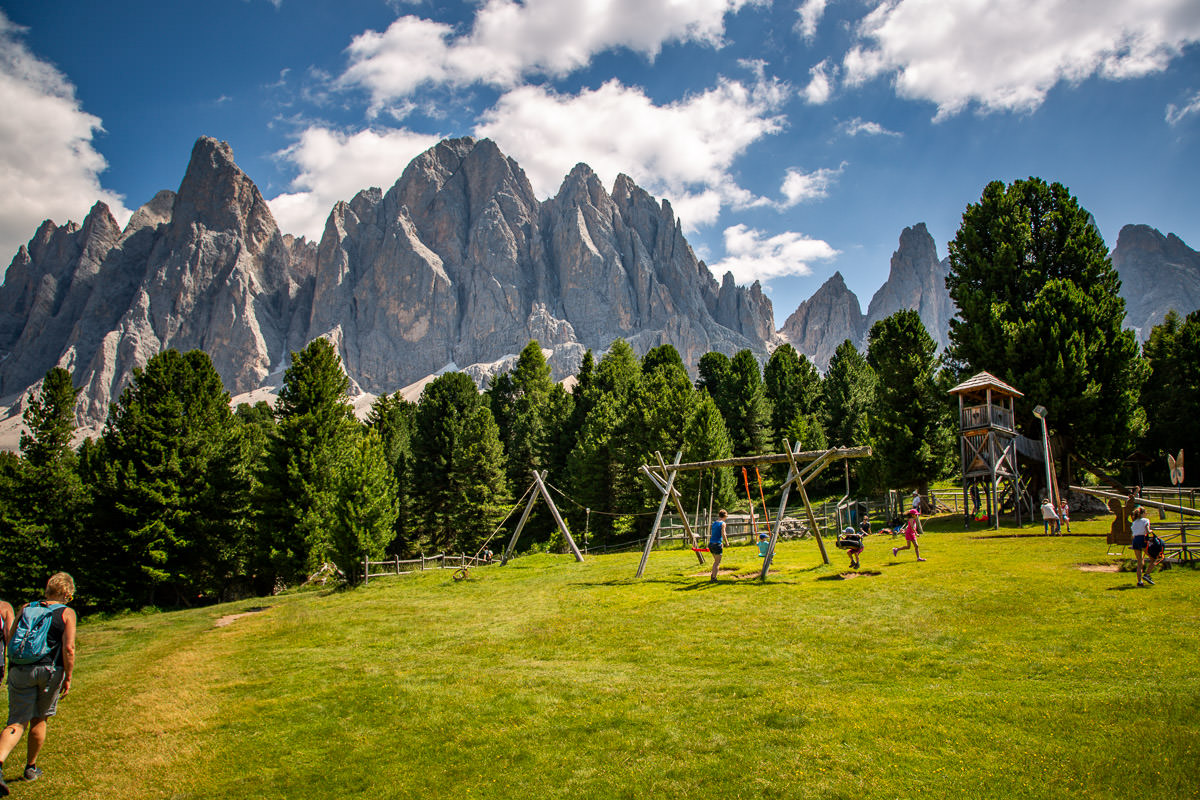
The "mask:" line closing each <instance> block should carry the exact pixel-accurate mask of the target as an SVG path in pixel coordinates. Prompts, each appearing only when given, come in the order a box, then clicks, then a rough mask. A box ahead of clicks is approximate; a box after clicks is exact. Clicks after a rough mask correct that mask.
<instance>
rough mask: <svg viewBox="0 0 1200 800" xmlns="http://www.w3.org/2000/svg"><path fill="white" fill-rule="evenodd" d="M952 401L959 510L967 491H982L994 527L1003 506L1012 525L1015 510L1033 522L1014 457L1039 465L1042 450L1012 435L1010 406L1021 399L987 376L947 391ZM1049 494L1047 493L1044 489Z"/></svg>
mask: <svg viewBox="0 0 1200 800" xmlns="http://www.w3.org/2000/svg"><path fill="white" fill-rule="evenodd" d="M950 394H952V395H956V396H957V397H958V431H959V455H960V456H961V459H962V487H963V508H964V509H965V508H967V502H968V495H969V493H970V491H971V488H972V487H975V488H976V489H977V490H980V489H981V490H982V492H981V494H982V495H983V498H984V501H985V503H986V508H987V516H988V521H989V522H990V524H991V526H992V528H993V529H999V527H1000V511H1001V506H1002V505H1003V504H1004V502H1003V501H1006V500H1007V501H1008V502H1011V503H1012V507H1013V511H1014V512H1015V514H1016V518H1017V525H1018V526H1020V524H1021V508H1022V506H1025V508H1026V509H1027V511H1028V513H1029V514H1030V517H1031V518H1032V516H1033V508H1032V505H1033V504H1032V502H1031V500H1030V498H1029V490H1028V485H1029V483H1030V479H1028V478H1027V479H1025V480H1022V478H1021V471H1020V465H1019V462H1018V456H1021V457H1024V458H1028V459H1030V460H1033V461H1044V460H1045V456H1044V455H1043V453H1042V448H1041V446H1040V445H1038V444H1036V443H1035V442H1033V441H1031V440H1030V439H1027V438H1026V437H1024V436H1022V435H1021V434H1020V433H1018V432H1017V425H1016V413H1015V410H1014V405H1015V402H1016V399H1017V398H1018V397H1024V396H1025V395H1024V394H1022V393H1021V392H1020V391H1018V390H1017V389H1014V388H1013V387H1012V386H1009V385H1008V384H1007V383H1005V382H1004V381H1002V380H1000V379H999V378H997V377H996V376H995V375H992V374H991V373H990V372H980V373H979V374H978V375H975V376H974V377H972V378H970V379H968V380H966V381H963V382H962V383H960V384H959V385H958V386H955V387H954V388H953V389H951V390H950ZM1047 491H1052V487H1047Z"/></svg>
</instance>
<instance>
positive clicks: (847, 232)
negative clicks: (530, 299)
mask: <svg viewBox="0 0 1200 800" xmlns="http://www.w3.org/2000/svg"><path fill="white" fill-rule="evenodd" d="M0 14H2V16H0V108H3V109H5V113H4V114H2V115H0V252H2V253H3V255H2V256H0V257H2V258H3V260H4V261H7V260H8V259H9V257H10V256H11V255H12V254H13V253H15V252H16V249H17V247H18V246H19V245H20V244H21V243H22V242H24V241H26V240H28V239H29V237H30V236H31V235H32V234H33V232H34V230H35V229H36V227H37V225H38V223H39V222H40V221H41V220H42V219H45V218H50V219H53V220H54V221H55V222H56V223H59V224H62V223H64V222H66V221H67V220H76V221H79V220H80V219H82V217H83V216H84V214H86V212H87V210H88V208H89V207H90V206H91V204H92V203H93V202H94V201H95V200H97V199H103V200H105V201H106V202H108V203H109V205H110V206H111V207H112V208H113V210H114V212H115V213H116V214H117V216H118V218H119V219H120V220H121V221H122V222H124V221H125V219H126V218H127V215H128V213H129V210H130V209H133V208H136V207H137V206H138V205H140V204H141V203H143V202H145V201H147V200H149V199H150V197H152V196H153V195H154V193H155V192H156V191H158V190H159V189H164V188H168V189H175V188H177V187H178V184H179V181H180V179H181V178H182V176H183V171H184V169H185V167H186V165H187V159H188V155H189V153H190V150H191V147H192V144H193V142H194V141H195V139H196V138H197V137H199V136H202V135H207V136H213V137H216V138H219V139H223V140H225V141H228V142H229V143H230V144H231V145H232V147H233V149H234V153H235V156H236V158H237V161H238V163H239V164H240V165H241V167H242V168H243V169H244V170H246V172H247V173H248V174H249V175H250V176H251V177H252V178H253V179H254V180H255V182H256V183H257V184H258V186H259V188H260V189H261V190H262V192H263V194H264V196H265V197H266V198H267V199H268V201H270V203H271V207H272V210H273V212H274V213H275V216H276V219H277V220H278V221H279V223H280V227H281V228H282V229H283V230H284V231H285V232H289V233H295V234H297V235H300V234H307V235H308V236H309V237H310V238H312V237H319V235H320V231H321V228H322V225H323V223H324V220H325V217H326V216H327V215H328V213H329V210H330V208H331V207H332V205H333V203H334V202H335V201H337V200H339V199H349V198H350V197H351V196H352V195H353V194H354V193H355V192H356V191H357V190H359V189H362V188H365V187H367V186H372V185H374V186H380V187H383V188H385V189H386V188H387V187H389V186H391V184H392V183H394V182H395V180H396V178H398V177H399V175H400V173H401V171H402V169H403V167H404V165H405V164H406V163H407V162H408V161H409V160H410V159H411V158H412V157H413V156H414V155H416V154H417V153H419V152H421V151H422V150H423V149H425V148H426V147H428V146H430V145H431V144H433V143H434V142H436V141H437V140H438V139H439V138H442V137H447V136H464V135H471V136H477V137H481V136H489V137H491V138H492V139H494V140H495V141H496V142H497V143H498V144H499V146H500V147H501V149H502V150H504V151H505V152H506V153H508V154H509V155H510V156H512V157H513V158H515V159H516V160H517V161H518V162H519V163H520V164H521V165H522V167H523V168H524V169H525V171H526V173H527V175H528V176H529V178H530V180H531V181H532V183H533V186H534V189H535V191H537V193H538V194H539V196H542V197H546V196H550V195H553V194H554V192H555V191H556V190H557V187H558V184H559V182H560V181H561V180H562V177H563V176H565V175H566V173H567V172H568V171H569V170H570V169H571V167H572V166H574V164H576V163H577V162H580V161H582V162H586V163H588V164H590V165H591V166H592V167H593V168H594V169H595V170H596V171H597V173H598V174H599V175H600V176H601V178H602V179H603V180H604V181H605V183H606V184H607V185H609V186H611V185H612V181H613V179H614V178H615V177H616V175H617V173H618V172H625V173H627V174H629V175H630V176H631V177H632V178H633V179H634V180H635V181H636V182H637V183H638V184H639V185H641V186H643V187H644V188H646V189H647V190H649V191H651V192H652V193H653V194H655V196H657V197H659V198H666V199H669V200H670V201H671V203H672V205H673V206H674V208H675V210H676V213H677V215H678V216H679V217H680V219H681V220H682V221H683V223H684V225H685V228H686V230H687V232H688V237H689V240H690V241H691V242H692V244H693V246H694V247H695V248H696V249H697V251H698V252H699V254H700V255H701V257H702V258H704V259H705V260H706V261H707V262H708V264H709V265H710V268H712V270H713V272H714V273H716V274H717V275H718V278H719V277H720V275H721V274H722V273H723V272H724V271H725V270H727V269H728V270H732V271H733V272H734V274H735V276H736V277H737V279H738V280H739V282H743V283H748V282H750V281H753V280H755V279H759V280H762V281H763V284H764V286H765V287H766V289H767V291H768V293H769V295H770V297H771V298H772V301H773V302H774V304H775V312H776V318H777V321H778V322H779V323H782V321H783V320H784V319H785V318H786V317H787V315H788V314H790V313H791V312H792V311H793V310H794V309H795V308H796V305H797V304H798V303H799V302H800V301H802V300H803V299H805V298H806V297H808V296H809V295H810V294H811V293H812V292H813V291H815V289H816V288H817V287H818V286H819V285H820V284H821V283H822V282H823V281H824V280H826V279H827V278H828V277H829V276H830V275H831V274H833V272H834V271H835V270H840V271H841V272H842V274H843V275H844V276H845V277H846V280H847V283H848V284H849V285H850V287H851V288H852V289H853V290H855V291H856V292H857V293H858V294H859V297H860V300H861V301H862V303H863V306H864V308H865V306H866V303H867V301H868V300H869V299H870V296H871V294H872V293H873V292H874V291H875V289H876V288H878V286H879V285H880V284H881V283H882V282H883V280H884V279H885V278H886V275H887V267H888V260H889V258H890V256H891V253H892V251H893V250H894V249H895V247H896V245H897V241H898V238H899V234H900V231H901V229H903V228H904V227H905V226H908V225H913V224H915V223H917V222H925V223H926V224H927V225H928V227H929V230H930V232H931V233H932V234H933V237H934V239H935V240H936V242H937V247H938V253H939V255H945V252H946V243H947V241H949V240H950V239H952V238H953V236H954V233H955V231H956V229H957V227H958V223H959V221H960V219H961V215H962V211H963V209H964V207H965V206H966V204H968V203H970V202H973V201H975V200H977V199H978V197H979V195H980V192H981V191H982V189H983V187H984V185H985V184H986V183H987V182H988V181H990V180H994V179H1000V180H1004V181H1011V180H1013V179H1016V178H1023V177H1027V176H1029V175H1037V176H1040V177H1043V178H1045V179H1047V180H1056V181H1060V182H1062V183H1064V184H1066V185H1067V186H1068V187H1070V189H1071V190H1072V191H1073V192H1074V193H1075V195H1076V196H1077V197H1078V198H1079V199H1080V201H1081V202H1082V203H1083V205H1084V206H1085V207H1086V208H1088V209H1089V210H1090V211H1091V212H1092V213H1093V214H1094V215H1095V217H1096V220H1097V222H1098V224H1099V226H1100V230H1101V232H1102V233H1103V235H1104V237H1105V239H1106V241H1107V242H1108V243H1109V246H1110V247H1111V246H1113V245H1114V244H1115V243H1116V238H1117V234H1118V232H1119V230H1120V228H1121V226H1122V225H1125V224H1128V223H1146V224H1149V225H1152V226H1154V227H1156V228H1158V229H1160V230H1162V231H1163V232H1164V233H1166V232H1174V233H1176V234H1178V235H1179V236H1180V237H1181V238H1182V239H1183V240H1184V241H1186V242H1187V243H1188V244H1189V245H1191V246H1192V247H1193V248H1197V247H1200V214H1198V213H1197V212H1198V211H1200V202H1198V200H1200V3H1198V2H1196V0H970V1H968V0H961V2H939V1H938V0H886V2H877V1H874V0H845V1H844V2H839V0H788V1H787V2H781V1H780V0H775V2H768V1H767V0H761V1H757V2H756V0H589V2H586V3H585V2H582V0H523V2H518V0H477V1H476V2H431V0H340V2H337V3H333V2H318V1H317V0H206V2H189V1H188V0H176V1H175V2H162V0H157V1H156V2H151V1H150V0H111V1H106V0H0Z"/></svg>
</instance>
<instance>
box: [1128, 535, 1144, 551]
mask: <svg viewBox="0 0 1200 800" xmlns="http://www.w3.org/2000/svg"><path fill="white" fill-rule="evenodd" d="M1130 547H1132V548H1133V549H1134V550H1145V549H1146V535H1145V534H1141V535H1139V536H1135V537H1133V544H1132V545H1130Z"/></svg>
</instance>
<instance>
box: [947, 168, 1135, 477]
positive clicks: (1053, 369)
mask: <svg viewBox="0 0 1200 800" xmlns="http://www.w3.org/2000/svg"><path fill="white" fill-rule="evenodd" d="M1120 285H1121V284H1120V280H1119V279H1118V276H1117V273H1116V270H1114V269H1113V266H1112V262H1111V261H1110V260H1109V257H1108V248H1107V246H1106V245H1105V244H1104V240H1103V239H1102V238H1101V237H1100V233H1099V232H1098V231H1097V230H1096V227H1095V224H1094V223H1093V221H1092V218H1091V215H1090V214H1089V213H1088V211H1087V210H1086V209H1084V208H1083V207H1082V206H1080V205H1079V202H1078V201H1077V200H1076V199H1075V198H1074V197H1073V196H1072V195H1071V193H1070V191H1069V190H1068V189H1067V188H1066V187H1065V186H1063V185H1061V184H1058V183H1053V184H1046V182H1045V181H1042V180H1041V179H1039V178H1030V179H1028V180H1018V181H1014V182H1013V183H1011V184H1009V185H1008V186H1005V185H1004V184H1003V183H1002V182H1000V181H993V182H992V183H989V184H988V185H987V187H986V188H985V189H984V190H983V195H982V196H981V197H980V200H979V202H978V203H973V204H971V205H969V206H967V209H966V211H965V212H964V213H963V219H962V225H961V226H960V227H959V229H958V233H957V235H956V236H955V238H954V241H953V242H951V243H950V273H949V275H948V276H947V277H946V287H947V288H948V289H949V290H950V297H951V298H952V299H953V300H954V302H955V304H956V305H957V306H958V310H959V313H958V317H957V318H956V319H953V320H951V321H950V347H949V349H948V360H949V362H950V365H951V366H952V367H953V368H954V370H955V372H956V373H957V375H958V376H959V377H960V378H961V377H964V376H966V375H968V374H970V373H972V372H975V371H978V370H987V371H989V372H991V373H992V374H994V375H996V376H997V377H999V378H1000V379H1002V380H1004V381H1006V382H1008V383H1010V384H1011V385H1013V386H1015V387H1016V388H1017V389H1019V390H1021V391H1022V392H1023V393H1024V395H1025V396H1024V398H1021V399H1018V401H1017V410H1018V414H1017V420H1018V425H1019V426H1020V427H1022V429H1023V432H1024V433H1025V434H1026V435H1029V436H1040V426H1039V423H1038V421H1037V420H1036V419H1035V418H1034V417H1033V415H1032V414H1031V413H1030V411H1031V409H1032V408H1033V407H1034V406H1035V405H1038V404H1041V405H1044V406H1045V407H1046V408H1047V409H1048V410H1049V420H1050V426H1051V428H1052V429H1053V430H1054V431H1056V432H1057V434H1058V437H1059V442H1058V443H1059V445H1060V448H1062V449H1065V450H1066V451H1068V452H1071V451H1077V452H1080V453H1082V454H1084V455H1086V456H1088V457H1090V458H1092V459H1098V460H1104V459H1107V458H1110V457H1114V456H1118V455H1124V453H1125V452H1128V448H1129V447H1131V446H1132V444H1133V441H1134V440H1135V438H1136V437H1137V436H1139V435H1140V434H1141V432H1142V431H1143V430H1144V427H1145V417H1144V414H1143V412H1142V411H1141V409H1140V408H1139V406H1138V395H1139V391H1140V389H1141V385H1142V382H1143V381H1144V379H1145V370H1144V366H1143V364H1142V362H1141V361H1140V359H1139V358H1138V351H1137V342H1136V340H1135V338H1134V335H1133V332H1132V331H1129V330H1123V329H1122V327H1121V326H1122V324H1123V319H1124V317H1125V302H1124V300H1122V299H1121V297H1120V295H1119V294H1118V293H1117V292H1118V290H1119V289H1120ZM1066 462H1067V459H1065V458H1063V459H1060V463H1062V464H1063V466H1064V469H1065V465H1066Z"/></svg>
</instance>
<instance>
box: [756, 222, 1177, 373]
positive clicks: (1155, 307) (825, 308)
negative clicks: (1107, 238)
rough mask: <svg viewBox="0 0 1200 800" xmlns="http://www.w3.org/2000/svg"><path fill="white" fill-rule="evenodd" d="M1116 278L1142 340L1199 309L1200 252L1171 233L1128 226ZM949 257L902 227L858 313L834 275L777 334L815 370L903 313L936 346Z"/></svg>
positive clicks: (1117, 251)
mask: <svg viewBox="0 0 1200 800" xmlns="http://www.w3.org/2000/svg"><path fill="white" fill-rule="evenodd" d="M1109 257H1110V258H1111V259H1112V263H1113V267H1114V268H1115V269H1116V270H1117V273H1118V275H1120V277H1121V297H1123V298H1124V299H1125V305H1126V314H1125V325H1126V326H1127V327H1131V328H1133V329H1134V330H1135V331H1136V332H1137V334H1138V338H1139V339H1141V340H1143V341H1144V340H1145V339H1146V338H1147V337H1149V335H1150V330H1151V329H1152V328H1153V327H1154V326H1155V325H1157V324H1159V323H1161V322H1162V320H1163V317H1164V316H1165V315H1166V313H1167V311H1168V310H1170V309H1172V308H1173V309H1175V310H1176V311H1178V312H1179V313H1180V314H1187V313H1189V312H1191V311H1194V310H1196V309H1197V308H1200V253H1197V252H1196V251H1195V250H1192V249H1191V248H1190V247H1188V246H1187V244H1185V243H1184V242H1183V240H1181V239H1180V238H1179V237H1178V236H1176V235H1175V234H1173V233H1172V234H1169V235H1167V236H1164V235H1163V234H1162V233H1160V232H1159V231H1158V230H1156V229H1154V228H1152V227H1150V226H1149V225H1126V226H1125V227H1123V228H1122V229H1121V232H1120V234H1119V235H1118V237H1117V245H1116V247H1115V248H1113V250H1112V252H1111V253H1110V254H1109ZM949 271H950V260H949V257H946V258H942V259H940V260H939V259H938V257H937V248H936V245H935V243H934V240H933V237H932V236H931V235H930V234H929V232H928V230H926V228H925V224H924V223H918V224H916V225H914V226H912V227H910V228H905V229H904V230H903V231H902V232H901V234H900V244H899V246H898V247H897V249H896V251H895V252H894V253H893V254H892V259H891V267H890V271H889V273H888V279H887V281H886V282H885V283H884V284H883V285H882V286H880V287H879V289H878V291H876V292H875V294H874V296H872V298H871V303H870V305H869V306H868V308H867V312H866V313H865V314H864V313H862V310H861V306H860V305H859V300H858V296H857V295H855V294H854V292H852V291H850V289H849V288H847V286H846V282H845V280H844V279H843V278H842V275H841V273H840V272H837V273H834V275H833V276H832V277H830V278H829V279H828V280H827V281H826V282H825V283H824V284H822V285H821V287H820V288H818V289H817V291H816V292H814V293H813V295H812V296H811V297H809V298H808V299H807V300H805V301H803V302H802V303H800V305H799V306H798V307H797V308H796V310H795V311H794V312H793V313H792V315H791V316H789V317H788V319H787V321H786V322H785V323H784V325H783V327H782V328H781V329H780V331H779V333H780V335H781V336H782V337H783V338H784V339H786V340H787V341H788V342H790V343H791V344H792V346H793V347H795V348H796V350H797V351H799V352H801V353H804V354H805V355H807V356H808V357H809V358H811V359H812V360H813V363H815V364H816V365H817V366H818V367H819V368H820V369H822V370H824V369H825V368H826V367H827V366H828V365H829V359H830V358H831V357H832V356H833V352H834V350H836V349H837V346H838V345H839V344H841V343H842V342H843V341H845V340H846V339H849V340H850V341H852V342H854V344H855V345H856V346H857V347H859V348H864V347H865V346H866V337H867V334H868V333H869V331H870V329H871V326H872V325H874V324H875V322H876V321H878V320H881V319H883V318H885V317H887V316H889V315H891V314H894V313H895V312H897V311H899V310H901V309H915V310H916V311H917V312H918V313H919V314H920V316H921V321H922V322H923V323H924V324H925V327H926V328H927V329H928V330H929V333H930V335H931V336H933V338H934V340H935V341H937V343H938V346H939V347H945V346H946V345H947V344H948V343H949V331H950V319H951V317H953V316H954V315H955V314H956V313H957V309H956V308H955V306H954V302H953V301H952V300H951V299H950V293H949V291H947V289H946V283H945V279H946V275H947V274H949Z"/></svg>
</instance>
